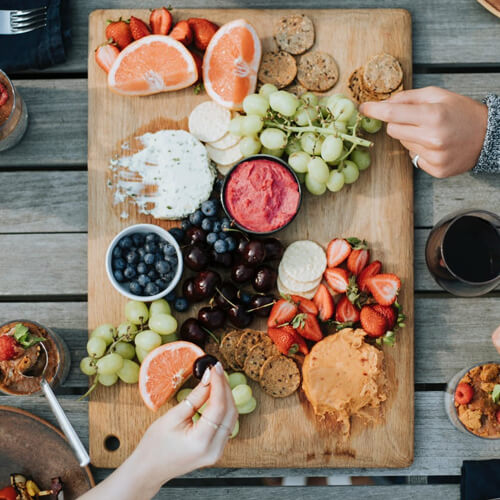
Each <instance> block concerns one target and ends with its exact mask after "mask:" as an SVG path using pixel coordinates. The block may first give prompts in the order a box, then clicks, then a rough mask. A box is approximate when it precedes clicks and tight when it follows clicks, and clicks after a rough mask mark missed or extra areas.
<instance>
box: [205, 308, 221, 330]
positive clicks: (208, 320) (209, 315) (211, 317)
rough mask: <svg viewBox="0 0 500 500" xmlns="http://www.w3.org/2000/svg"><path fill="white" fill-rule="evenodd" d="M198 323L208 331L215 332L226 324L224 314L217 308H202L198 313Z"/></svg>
mask: <svg viewBox="0 0 500 500" xmlns="http://www.w3.org/2000/svg"><path fill="white" fill-rule="evenodd" d="M198 321H199V322H200V323H201V324H202V325H203V326H204V327H206V328H208V329H209V330H216V329H217V328H222V327H223V326H224V324H225V323H226V313H225V312H224V310H223V309H222V308H220V307H218V306H215V307H202V308H201V309H200V310H199V311H198Z"/></svg>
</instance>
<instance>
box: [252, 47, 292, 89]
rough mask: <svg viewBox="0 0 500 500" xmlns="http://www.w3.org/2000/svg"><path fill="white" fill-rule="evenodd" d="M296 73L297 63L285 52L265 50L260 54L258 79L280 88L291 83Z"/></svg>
mask: <svg viewBox="0 0 500 500" xmlns="http://www.w3.org/2000/svg"><path fill="white" fill-rule="evenodd" d="M296 75H297V63H296V62H295V58H294V57H293V56H291V55H290V54H288V53H287V52H284V51H282V50H280V51H278V52H266V53H265V54H264V55H263V56H262V61H261V62H260V68H259V81H261V82H262V83H272V84H273V85H276V87H278V88H279V89H282V88H283V87H286V86H287V85H289V84H290V83H292V82H293V80H294V78H295V76H296Z"/></svg>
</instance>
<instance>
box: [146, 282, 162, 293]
mask: <svg viewBox="0 0 500 500" xmlns="http://www.w3.org/2000/svg"><path fill="white" fill-rule="evenodd" d="M144 292H145V293H146V295H156V294H157V293H160V288H159V287H158V285H157V284H156V283H148V284H147V285H146V286H145V288H144Z"/></svg>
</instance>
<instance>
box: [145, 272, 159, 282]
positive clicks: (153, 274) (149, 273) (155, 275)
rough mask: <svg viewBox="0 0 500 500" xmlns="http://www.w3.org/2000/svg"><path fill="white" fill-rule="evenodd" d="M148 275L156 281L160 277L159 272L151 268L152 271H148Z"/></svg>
mask: <svg viewBox="0 0 500 500" xmlns="http://www.w3.org/2000/svg"><path fill="white" fill-rule="evenodd" d="M147 276H148V277H149V279H150V280H151V281H155V280H157V279H158V278H159V276H158V273H157V272H156V271H155V270H154V269H151V270H150V271H148V274H147Z"/></svg>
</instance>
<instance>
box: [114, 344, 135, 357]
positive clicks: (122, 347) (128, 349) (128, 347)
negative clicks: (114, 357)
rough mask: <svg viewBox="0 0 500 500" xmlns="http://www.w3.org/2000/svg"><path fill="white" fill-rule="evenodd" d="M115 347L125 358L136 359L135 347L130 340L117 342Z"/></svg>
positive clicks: (115, 350)
mask: <svg viewBox="0 0 500 500" xmlns="http://www.w3.org/2000/svg"><path fill="white" fill-rule="evenodd" d="M113 349H114V352H116V353H117V354H119V355H120V356H121V357H122V358H123V359H134V357H135V348H134V346H133V345H132V344H129V343H128V342H117V343H116V344H115V346H114V348H113Z"/></svg>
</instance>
